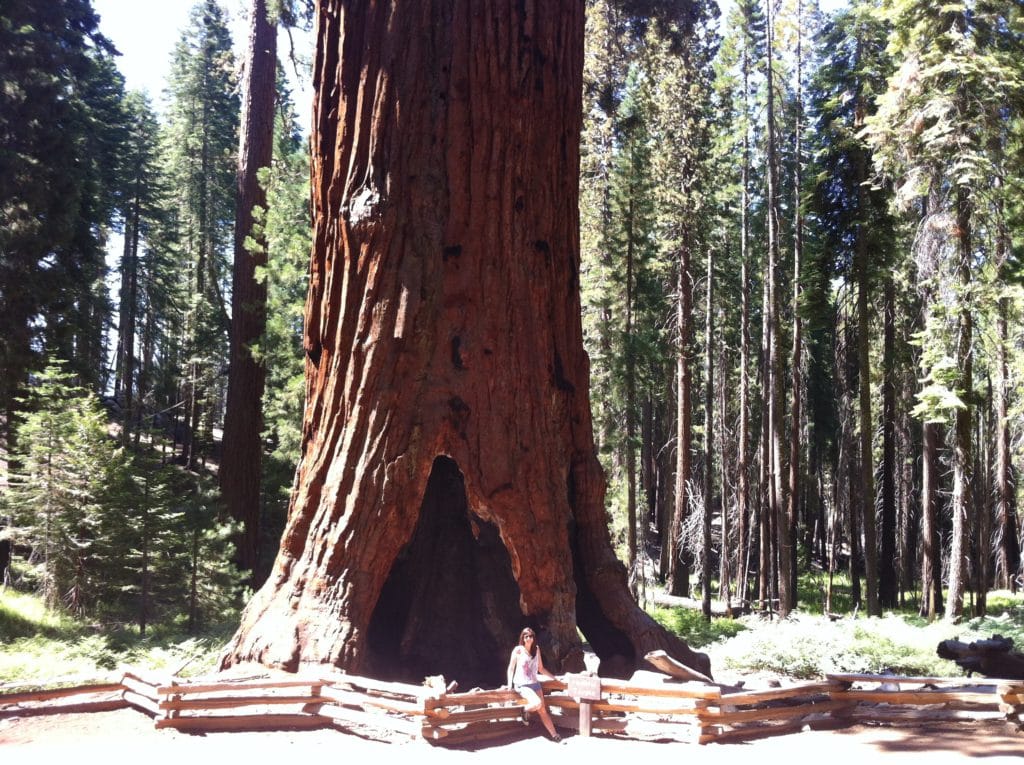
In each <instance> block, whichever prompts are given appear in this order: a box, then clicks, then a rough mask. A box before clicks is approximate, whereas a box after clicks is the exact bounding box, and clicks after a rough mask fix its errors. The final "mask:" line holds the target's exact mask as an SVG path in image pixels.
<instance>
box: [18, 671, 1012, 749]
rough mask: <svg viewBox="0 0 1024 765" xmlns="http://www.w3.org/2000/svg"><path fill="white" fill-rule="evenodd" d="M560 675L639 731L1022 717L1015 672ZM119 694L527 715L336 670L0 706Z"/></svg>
mask: <svg viewBox="0 0 1024 765" xmlns="http://www.w3.org/2000/svg"><path fill="white" fill-rule="evenodd" d="M568 679H570V680H571V678H568ZM570 685H571V684H570V683H567V682H566V681H565V679H560V680H555V681H549V682H546V683H544V690H545V694H546V697H547V702H548V706H549V708H550V709H551V712H552V717H553V719H554V721H555V725H556V726H558V727H560V728H568V729H574V730H579V729H580V728H581V727H583V728H584V731H585V734H589V730H587V729H590V730H593V731H594V732H595V733H597V734H601V735H618V736H626V737H629V738H641V739H646V740H672V741H691V742H696V743H701V744H703V743H709V742H713V741H729V740H735V739H746V738H754V737H759V736H765V735H783V734H785V733H790V732H794V731H797V730H800V729H801V728H802V727H803V726H805V725H811V724H816V723H817V724H820V725H822V726H826V725H827V726H832V727H842V726H846V725H849V724H852V723H854V722H865V721H874V722H882V723H889V724H899V723H906V722H921V721H930V720H954V721H955V720H976V719H997V720H998V719H1002V720H1006V721H1009V722H1011V723H1013V724H1015V725H1016V726H1017V728H1018V730H1019V729H1021V727H1022V726H1024V681H1020V680H989V679H984V680H980V681H972V680H970V679H967V678H935V677H898V676H890V675H855V674H834V675H828V676H827V677H826V678H825V680H823V681H818V682H808V683H797V684H793V685H789V686H786V687H779V688H769V689H765V690H753V691H746V690H742V689H734V688H731V687H727V686H721V685H716V684H714V683H708V682H701V681H687V682H680V681H678V680H675V679H673V678H671V677H669V676H667V675H662V674H660V673H655V672H640V673H637V675H635V676H634V679H632V680H615V679H610V678H600V698H599V699H587V700H585V699H578V698H573V697H572V696H571V695H569V693H568V689H569V687H570ZM577 687H579V686H577ZM584 705H586V706H584ZM129 706H130V707H134V708H136V709H139V710H142V711H143V712H145V713H147V714H149V715H151V716H152V717H153V718H154V720H155V725H156V727H157V728H178V729H183V730H224V731H228V730H261V729H311V728H324V727H330V726H333V727H338V728H342V729H349V730H350V729H354V728H355V729H366V728H369V729H372V730H375V731H384V732H388V733H398V734H402V735H406V736H410V737H413V738H420V737H422V738H425V739H427V740H429V741H432V742H443V743H445V744H455V745H459V744H465V743H480V742H484V741H487V740H490V739H499V738H503V737H506V736H509V735H510V734H512V733H514V732H515V731H521V730H522V726H523V725H524V724H526V721H525V719H524V715H523V708H522V700H521V699H520V697H519V696H518V694H516V693H514V692H513V691H508V690H479V689H475V690H472V691H469V692H463V693H457V692H448V690H447V689H446V688H445V687H444V682H443V679H440V682H437V681H435V682H433V683H429V684H425V685H422V686H417V685H410V684H407V683H396V682H384V681H380V680H374V679H371V678H366V677H357V676H354V675H348V674H344V673H341V672H333V673H325V674H322V675H312V676H305V677H303V676H295V675H284V674H282V675H281V676H275V677H268V676H249V677H224V676H215V677H210V678H200V679H188V680H185V679H181V678H177V677H161V676H157V675H154V674H151V673H142V672H136V671H130V672H125V673H124V674H123V675H122V677H121V679H120V681H119V682H116V683H115V682H111V683H104V684H93V685H80V686H75V687H71V688H61V689H52V690H42V691H29V692H22V693H0V718H11V717H24V716H28V715H38V714H50V713H61V712H65V713H66V712H85V711H99V710H109V709H117V708H122V707H129ZM581 707H583V709H584V711H585V716H584V718H581V716H580V709H581ZM587 723H589V725H588V724H587Z"/></svg>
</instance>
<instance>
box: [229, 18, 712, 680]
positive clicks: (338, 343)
mask: <svg viewBox="0 0 1024 765" xmlns="http://www.w3.org/2000/svg"><path fill="white" fill-rule="evenodd" d="M317 13H318V19H317V52H316V62H315V67H314V87H315V91H316V100H315V104H314V115H313V123H314V130H313V136H312V155H313V167H312V196H313V211H314V245H313V258H312V264H311V280H310V291H309V296H308V300H307V309H306V329H305V340H304V345H305V351H306V358H307V366H306V381H307V385H306V388H307V394H306V407H305V413H304V420H303V437H302V456H301V461H300V464H299V467H298V470H297V475H296V483H295V486H294V490H293V497H292V502H291V506H290V509H289V514H288V522H287V526H286V529H285V532H284V535H283V539H282V542H281V548H280V551H279V553H278V557H277V560H276V562H275V565H274V568H273V571H272V573H271V576H270V578H269V579H268V580H267V582H266V583H265V585H264V586H263V587H262V589H261V590H260V591H259V592H258V593H257V594H256V596H255V598H254V599H253V601H252V602H251V603H250V604H249V607H248V608H247V610H246V612H245V614H244V616H243V620H242V624H241V626H240V628H239V631H238V632H237V634H236V635H235V637H234V639H233V640H232V642H231V644H230V645H229V647H228V650H227V653H226V654H225V656H224V659H223V663H224V664H225V665H229V664H233V663H235V662H239V661H244V660H258V661H260V662H263V663H264V664H267V665H273V666H280V667H285V668H289V669H296V668H298V667H299V666H300V665H308V664H333V665H336V666H338V667H341V668H344V669H346V670H349V671H352V672H368V673H374V674H377V675H379V676H391V677H401V678H405V679H407V680H413V681H420V680H422V678H423V676H424V675H425V674H436V673H437V672H438V671H441V672H442V673H444V674H445V675H446V677H450V678H454V679H457V680H458V681H459V682H460V683H477V682H480V683H484V682H493V683H498V682H501V680H502V678H503V676H504V669H505V666H506V662H507V657H508V650H509V648H510V646H511V645H513V644H514V643H515V639H516V636H517V634H518V631H519V629H520V628H521V627H522V626H523V625H524V624H529V625H531V626H533V627H534V628H535V629H536V630H537V631H538V634H539V637H540V642H541V644H542V646H543V648H544V651H545V653H544V662H545V664H546V665H549V668H550V669H552V670H555V671H561V670H566V669H577V668H582V662H581V658H582V657H581V650H580V642H579V638H578V636H577V632H576V630H577V625H578V626H579V628H580V629H581V630H582V632H583V634H584V635H585V636H586V638H587V639H588V640H589V642H590V644H591V646H592V647H593V649H594V650H595V651H596V652H597V653H598V655H599V656H600V657H601V659H602V672H603V673H604V674H618V675H623V674H627V673H629V672H631V671H632V670H633V669H634V668H636V667H637V666H639V665H640V664H641V663H642V662H643V656H644V654H645V653H647V652H648V651H650V650H654V649H658V648H662V649H665V650H667V651H668V652H669V653H671V654H672V655H674V656H676V658H678V659H679V660H681V661H684V662H686V663H688V664H690V665H691V666H695V667H698V668H701V669H703V670H707V669H708V662H707V658H706V656H703V655H700V654H695V653H693V652H692V651H690V649H689V648H688V647H687V646H686V645H685V644H684V643H682V642H681V641H679V640H678V639H676V638H674V637H672V636H670V635H669V634H667V633H666V632H665V631H664V630H662V629H661V628H660V627H658V626H657V624H656V623H655V622H654V621H653V620H651V619H650V618H649V617H648V616H647V615H646V614H644V613H643V612H642V611H641V610H640V609H639V608H638V607H637V606H636V604H635V603H634V602H633V600H632V599H631V597H630V593H629V589H628V585H627V581H626V571H625V568H624V567H623V566H622V564H621V563H620V562H619V561H618V560H617V559H616V557H615V554H614V551H613V550H612V546H611V541H610V538H609V534H608V529H607V525H606V522H605V509H604V479H603V476H602V473H601V469H600V466H599V463H598V461H597V458H596V454H595V449H594V441H593V433H592V425H591V419H590V407H589V396H588V385H589V370H588V364H587V359H586V355H585V353H584V351H583V342H582V328H581V321H580V303H579V280H578V279H579V275H578V269H579V243H578V224H579V220H578V217H579V213H578V207H577V195H578V186H577V184H578V170H579V155H578V146H579V131H580V119H581V74H582V61H583V59H582V56H583V3H582V1H581V0H577V1H574V2H564V3H536V4H533V3H523V4H517V5H511V6H510V5H508V4H505V3H500V2H497V0H474V1H473V2H468V0H424V2H422V3H415V4H404V5H393V4H391V3H378V2H369V0H363V1H362V2H359V1H354V2H346V3H341V2H340V0H322V2H320V3H319V4H318V11H317Z"/></svg>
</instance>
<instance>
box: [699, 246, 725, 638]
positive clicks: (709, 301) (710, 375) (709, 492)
mask: <svg viewBox="0 0 1024 765" xmlns="http://www.w3.org/2000/svg"><path fill="white" fill-rule="evenodd" d="M706 279H707V292H706V305H705V314H704V366H705V369H706V372H705V374H706V376H707V379H706V380H705V381H704V519H703V526H702V529H703V532H702V535H701V536H702V539H701V610H702V611H703V613H704V618H705V619H706V620H707V621H711V514H712V512H714V508H715V407H714V402H715V394H714V389H715V343H714V334H715V323H714V313H713V310H714V306H713V300H714V295H715V289H714V286H715V281H714V280H715V275H714V254H713V252H712V248H711V247H708V254H707V276H706ZM723 500H724V497H723ZM724 506H725V504H724V501H723V507H724ZM724 525H725V524H724V521H723V526H724ZM725 555H726V550H725V548H724V547H723V548H722V556H723V557H724V556H725Z"/></svg>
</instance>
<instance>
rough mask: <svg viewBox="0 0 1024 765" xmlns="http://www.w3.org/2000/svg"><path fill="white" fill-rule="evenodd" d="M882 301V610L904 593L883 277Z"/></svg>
mask: <svg viewBox="0 0 1024 765" xmlns="http://www.w3.org/2000/svg"><path fill="white" fill-rule="evenodd" d="M883 282H884V284H883V287H882V294H883V298H882V301H883V303H884V306H883V309H882V310H883V319H882V321H883V331H882V502H881V505H882V510H881V519H880V520H881V526H882V529H881V534H880V535H879V537H880V542H881V555H880V556H879V565H878V600H879V608H895V607H896V605H897V599H898V595H899V591H900V587H899V578H898V577H897V576H896V557H897V556H896V380H895V379H894V378H895V375H896V359H895V355H896V290H895V288H894V286H893V279H892V278H890V277H884V278H883Z"/></svg>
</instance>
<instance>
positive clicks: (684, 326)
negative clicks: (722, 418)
mask: <svg viewBox="0 0 1024 765" xmlns="http://www.w3.org/2000/svg"><path fill="white" fill-rule="evenodd" d="M690 246H691V241H690V236H689V232H687V231H684V232H683V237H682V244H681V246H680V248H679V264H678V266H677V267H678V269H679V271H678V277H677V279H678V281H677V287H678V292H679V300H678V303H677V305H676V334H677V338H678V339H677V342H678V343H679V347H678V349H677V351H676V492H675V510H674V512H673V515H672V535H671V544H672V557H671V559H670V560H669V569H668V571H669V575H668V585H669V586H668V590H669V592H670V593H671V594H672V595H689V593H690V566H689V562H688V560H687V555H688V553H687V552H686V550H685V546H684V540H683V526H684V525H685V521H686V517H687V516H688V515H689V512H690V479H691V477H692V469H693V468H692V465H693V462H692V460H693V458H692V454H691V449H692V445H693V409H692V395H693V392H692V388H693V372H692V371H691V369H690V339H691V335H692V333H693V326H692V325H693V275H692V274H691V273H690V259H691V252H690Z"/></svg>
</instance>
